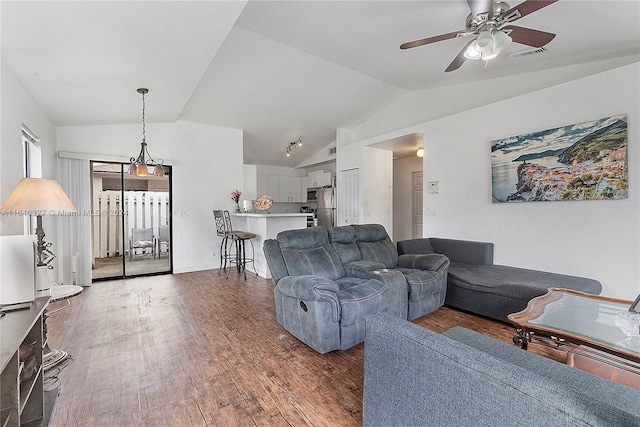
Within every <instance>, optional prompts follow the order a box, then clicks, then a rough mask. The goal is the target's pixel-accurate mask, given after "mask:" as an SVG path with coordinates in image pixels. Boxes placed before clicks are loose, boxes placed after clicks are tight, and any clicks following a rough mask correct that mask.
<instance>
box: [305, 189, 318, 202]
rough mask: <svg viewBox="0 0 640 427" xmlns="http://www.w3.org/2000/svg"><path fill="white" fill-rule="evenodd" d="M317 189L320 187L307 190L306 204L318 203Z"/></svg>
mask: <svg viewBox="0 0 640 427" xmlns="http://www.w3.org/2000/svg"><path fill="white" fill-rule="evenodd" d="M318 188H320V187H312V188H307V202H317V201H318V194H317V193H318Z"/></svg>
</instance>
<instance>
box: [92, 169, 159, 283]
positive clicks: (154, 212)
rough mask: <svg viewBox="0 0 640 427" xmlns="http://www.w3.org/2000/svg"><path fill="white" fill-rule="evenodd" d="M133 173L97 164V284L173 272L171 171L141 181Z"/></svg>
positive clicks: (94, 187) (94, 184) (94, 229)
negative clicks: (123, 278)
mask: <svg viewBox="0 0 640 427" xmlns="http://www.w3.org/2000/svg"><path fill="white" fill-rule="evenodd" d="M128 167H129V165H128V164H122V163H104V162H92V164H91V170H92V193H93V194H92V200H93V202H92V203H93V207H92V213H93V216H92V218H93V221H92V236H93V271H92V277H93V279H94V280H102V279H113V278H122V277H132V276H140V275H150V274H161V273H171V272H172V256H171V168H170V167H167V166H165V167H164V170H165V175H164V176H161V177H155V176H146V177H137V176H131V175H129V174H128V173H127V170H128Z"/></svg>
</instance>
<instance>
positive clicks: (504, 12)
mask: <svg viewBox="0 0 640 427" xmlns="http://www.w3.org/2000/svg"><path fill="white" fill-rule="evenodd" d="M557 1H558V0H526V1H525V2H523V3H520V4H519V5H517V6H515V7H512V8H509V5H508V4H507V3H505V2H502V1H492V0H467V3H468V4H469V8H470V9H471V13H470V14H469V16H467V22H466V29H464V30H461V31H454V32H451V33H446V34H441V35H439V36H433V37H427V38H425V39H420V40H414V41H411V42H407V43H403V44H401V45H400V49H410V48H413V47H418V46H423V45H426V44H430V43H435V42H439V41H443V40H448V39H453V38H457V37H465V36H470V35H475V36H476V37H475V38H474V39H473V40H471V41H469V43H467V44H466V45H465V46H464V48H463V49H462V50H461V51H460V53H458V55H457V56H456V57H455V58H454V59H453V62H451V64H449V66H448V67H447V69H446V70H444V71H445V72H449V71H454V70H457V69H458V68H460V66H461V65H462V64H463V63H464V61H465V59H473V60H477V59H482V60H485V61H488V60H490V59H493V58H495V57H496V56H497V55H498V53H500V52H501V51H503V50H504V49H506V48H507V46H509V44H510V43H511V42H512V41H514V42H516V43H520V44H524V45H527V46H532V47H542V46H544V45H546V44H547V43H549V42H550V41H551V40H553V38H554V37H555V36H556V35H555V34H552V33H547V32H544V31H540V30H532V29H530V28H524V27H517V26H515V25H511V23H512V22H514V21H516V20H518V19H520V18H522V17H523V16H527V15H529V14H530V13H533V12H535V11H537V10H540V9H542V8H543V7H546V6H549V5H550V4H552V3H555V2H557Z"/></svg>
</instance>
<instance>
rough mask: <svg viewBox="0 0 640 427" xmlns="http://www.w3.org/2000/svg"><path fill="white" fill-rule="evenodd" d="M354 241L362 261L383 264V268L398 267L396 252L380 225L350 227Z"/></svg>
mask: <svg viewBox="0 0 640 427" xmlns="http://www.w3.org/2000/svg"><path fill="white" fill-rule="evenodd" d="M351 227H353V229H354V231H355V240H356V242H357V244H358V248H359V249H360V254H361V256H362V259H363V260H367V261H375V262H379V263H382V264H384V266H385V268H393V267H395V266H396V265H398V251H397V249H396V247H395V246H394V245H393V243H392V242H391V239H390V238H389V235H388V234H387V231H386V230H385V229H384V227H383V226H382V225H380V224H361V225H352V226H351Z"/></svg>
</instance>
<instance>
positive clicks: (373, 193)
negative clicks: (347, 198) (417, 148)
mask: <svg viewBox="0 0 640 427" xmlns="http://www.w3.org/2000/svg"><path fill="white" fill-rule="evenodd" d="M363 164H364V165H366V167H364V168H362V169H360V194H361V195H362V199H361V200H362V214H361V216H362V223H363V224H382V225H383V226H384V228H385V229H386V230H387V233H388V234H389V237H391V239H392V240H393V152H392V151H389V150H381V149H378V148H369V147H365V149H364V150H363ZM338 191H340V189H338Z"/></svg>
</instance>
